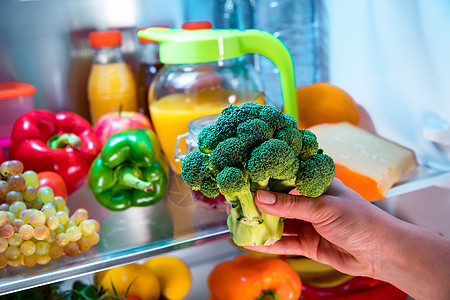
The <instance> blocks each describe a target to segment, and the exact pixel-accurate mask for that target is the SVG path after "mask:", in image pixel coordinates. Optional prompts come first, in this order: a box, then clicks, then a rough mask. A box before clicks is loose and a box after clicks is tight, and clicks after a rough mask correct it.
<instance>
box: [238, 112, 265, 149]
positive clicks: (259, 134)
mask: <svg viewBox="0 0 450 300" xmlns="http://www.w3.org/2000/svg"><path fill="white" fill-rule="evenodd" d="M272 136H273V129H272V127H270V126H269V124H267V123H266V122H264V121H262V120H261V119H252V120H248V121H245V122H243V123H241V124H239V125H238V127H237V138H238V139H240V140H241V141H242V142H243V143H244V145H245V147H246V148H249V147H254V146H256V145H259V144H261V143H262V142H265V141H267V140H270V139H271V138H272Z"/></svg>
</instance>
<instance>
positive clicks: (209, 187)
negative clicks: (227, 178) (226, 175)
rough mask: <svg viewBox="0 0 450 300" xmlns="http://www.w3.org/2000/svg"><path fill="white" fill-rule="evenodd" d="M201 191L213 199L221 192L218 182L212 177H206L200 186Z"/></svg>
mask: <svg viewBox="0 0 450 300" xmlns="http://www.w3.org/2000/svg"><path fill="white" fill-rule="evenodd" d="M200 192H202V194H203V195H205V196H206V197H209V198H213V199H214V198H216V197H217V196H219V194H220V191H219V186H218V185H217V182H216V181H215V180H214V179H213V178H211V177H208V178H205V180H203V182H202V185H201V186H200Z"/></svg>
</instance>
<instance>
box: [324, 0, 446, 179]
mask: <svg viewBox="0 0 450 300" xmlns="http://www.w3.org/2000/svg"><path fill="white" fill-rule="evenodd" d="M326 3H327V11H328V16H329V24H328V25H329V27H328V30H329V38H330V40H329V61H330V81H331V82H332V83H334V84H336V85H338V86H340V87H342V88H343V89H344V90H346V91H347V92H349V93H350V94H351V95H352V96H353V98H354V99H355V101H356V102H358V103H359V104H361V105H362V106H363V107H364V108H365V109H366V110H367V111H368V112H369V114H370V116H371V117H372V120H373V122H374V125H375V128H376V130H377V132H378V133H379V134H380V135H381V136H384V137H386V138H388V139H390V140H392V141H395V142H397V143H399V144H402V145H405V146H407V147H410V148H412V149H414V151H415V152H416V154H417V156H418V157H419V159H420V161H421V163H422V164H429V165H432V166H433V167H436V168H443V169H447V170H448V169H450V152H447V153H446V152H445V151H440V150H439V148H438V147H439V146H443V147H444V148H446V149H447V150H450V147H448V144H450V131H449V126H450V1H446V0H434V1H428V0H396V1H391V0H364V1H363V0H327V1H326ZM424 127H427V129H428V130H429V131H430V130H431V131H433V130H434V131H435V132H434V133H435V135H436V134H437V135H438V136H439V139H440V140H443V141H442V142H443V143H444V145H443V144H440V145H437V146H436V145H435V144H434V143H433V142H431V141H429V140H427V139H426V138H425V137H424V135H423V133H422V132H423V129H424ZM430 127H431V128H430ZM446 130H447V131H446Z"/></svg>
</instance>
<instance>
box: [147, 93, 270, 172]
mask: <svg viewBox="0 0 450 300" xmlns="http://www.w3.org/2000/svg"><path fill="white" fill-rule="evenodd" d="M244 102H256V103H259V104H264V94H263V93H262V92H245V93H239V92H236V91H233V90H225V89H219V90H210V91H201V92H197V93H188V94H183V93H177V94H169V95H167V96H164V97H162V98H160V99H159V100H158V101H155V102H152V103H151V104H150V114H151V117H152V121H153V126H154V128H155V131H156V133H157V135H158V138H159V141H160V144H161V147H162V149H163V151H164V153H165V155H166V157H167V159H168V160H169V163H170V165H171V167H172V170H173V171H175V172H177V173H180V172H181V162H176V161H175V147H176V141H177V137H178V136H179V135H181V134H183V133H185V132H187V131H188V123H189V122H190V121H192V120H194V119H197V118H199V117H203V116H208V115H217V114H220V112H221V111H222V110H223V109H224V108H225V107H227V106H228V105H230V104H232V105H240V104H242V103H244ZM179 149H180V150H181V151H182V152H185V151H186V145H183V144H181V145H179Z"/></svg>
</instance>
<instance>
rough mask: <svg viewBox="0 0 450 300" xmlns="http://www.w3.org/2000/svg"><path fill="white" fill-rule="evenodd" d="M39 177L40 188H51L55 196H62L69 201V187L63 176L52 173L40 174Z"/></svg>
mask: <svg viewBox="0 0 450 300" xmlns="http://www.w3.org/2000/svg"><path fill="white" fill-rule="evenodd" d="M37 175H38V178H39V188H40V187H42V186H49V187H51V188H52V190H53V193H54V194H55V196H60V197H63V198H64V199H65V200H67V187H66V183H65V182H64V179H63V178H62V176H61V175H59V174H58V173H55V172H52V171H44V172H39V173H38V174H37Z"/></svg>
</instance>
